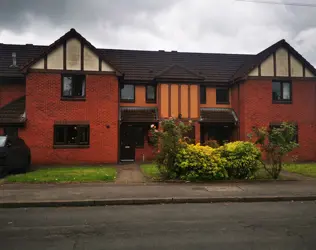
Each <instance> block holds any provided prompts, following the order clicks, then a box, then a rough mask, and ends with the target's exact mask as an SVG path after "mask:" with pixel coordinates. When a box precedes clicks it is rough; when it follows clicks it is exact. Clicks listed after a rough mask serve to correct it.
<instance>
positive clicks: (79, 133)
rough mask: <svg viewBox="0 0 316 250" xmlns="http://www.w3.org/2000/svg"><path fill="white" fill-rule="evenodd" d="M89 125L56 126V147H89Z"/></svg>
mask: <svg viewBox="0 0 316 250" xmlns="http://www.w3.org/2000/svg"><path fill="white" fill-rule="evenodd" d="M89 137H90V126H89V125H76V124H74V125H68V124H67V125H55V126H54V145H74V146H76V145H89Z"/></svg>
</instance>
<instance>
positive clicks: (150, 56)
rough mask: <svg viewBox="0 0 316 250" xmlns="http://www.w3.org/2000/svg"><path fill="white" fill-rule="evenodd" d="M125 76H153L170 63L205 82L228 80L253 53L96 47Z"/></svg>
mask: <svg viewBox="0 0 316 250" xmlns="http://www.w3.org/2000/svg"><path fill="white" fill-rule="evenodd" d="M100 51H101V53H103V54H104V56H105V57H106V59H107V61H108V62H111V63H112V64H113V65H116V66H117V67H118V68H119V69H120V71H121V72H123V73H124V79H126V80H144V81H150V80H153V79H154V78H155V77H156V76H157V75H159V74H160V73H161V72H163V71H165V70H167V69H168V68H170V67H171V66H172V65H178V66H179V67H182V68H185V69H188V70H189V71H190V72H191V73H192V74H195V75H197V76H200V77H203V78H204V81H206V82H208V81H210V82H228V81H229V80H230V79H231V77H232V76H233V75H234V73H235V72H236V71H237V70H238V69H239V68H240V67H241V66H242V64H243V63H244V62H245V61H246V60H248V58H251V57H253V55H242V54H216V53H191V52H174V51H172V52H164V51H140V50H115V49H100Z"/></svg>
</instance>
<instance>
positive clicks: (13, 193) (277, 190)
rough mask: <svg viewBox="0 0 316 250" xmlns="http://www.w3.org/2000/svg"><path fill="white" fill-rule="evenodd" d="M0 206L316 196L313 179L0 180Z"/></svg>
mask: <svg viewBox="0 0 316 250" xmlns="http://www.w3.org/2000/svg"><path fill="white" fill-rule="evenodd" d="M0 197H1V199H0V208H1V207H2V208H12V207H55V206H103V205H135V204H138V205H145V204H161V203H210V202H262V201H291V200H294V201H309V200H316V181H315V180H313V181H264V182H255V181H254V182H252V181H249V182H231V183H227V182H224V183H223V182H213V183H206V184H203V183H200V184H192V183H178V184H177V183H142V184H118V183H80V184H1V185H0Z"/></svg>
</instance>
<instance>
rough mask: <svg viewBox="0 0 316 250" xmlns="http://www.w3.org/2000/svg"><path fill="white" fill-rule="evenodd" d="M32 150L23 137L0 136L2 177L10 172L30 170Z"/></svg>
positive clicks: (0, 168) (0, 171) (0, 169)
mask: <svg viewBox="0 0 316 250" xmlns="http://www.w3.org/2000/svg"><path fill="white" fill-rule="evenodd" d="M30 165H31V151H30V148H29V147H28V146H27V145H26V144H25V142H24V141H23V139H21V138H19V137H16V136H0V177H3V176H5V175H6V174H9V173H21V172H26V171H28V170H29V168H30Z"/></svg>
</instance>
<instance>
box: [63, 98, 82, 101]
mask: <svg viewBox="0 0 316 250" xmlns="http://www.w3.org/2000/svg"><path fill="white" fill-rule="evenodd" d="M60 100H61V101H85V100H86V97H61V98H60Z"/></svg>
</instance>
